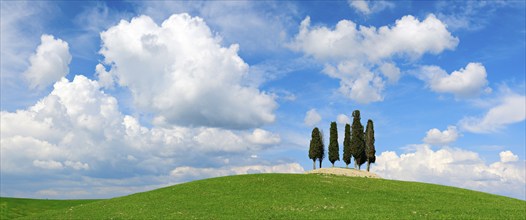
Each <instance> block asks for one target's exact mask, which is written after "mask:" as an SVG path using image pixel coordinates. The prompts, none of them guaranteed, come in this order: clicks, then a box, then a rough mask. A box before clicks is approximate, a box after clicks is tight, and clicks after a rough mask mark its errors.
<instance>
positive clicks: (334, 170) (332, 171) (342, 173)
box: [305, 167, 382, 179]
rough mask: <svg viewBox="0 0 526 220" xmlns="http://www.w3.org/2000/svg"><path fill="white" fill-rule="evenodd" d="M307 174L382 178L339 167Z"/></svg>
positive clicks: (311, 171)
mask: <svg viewBox="0 0 526 220" xmlns="http://www.w3.org/2000/svg"><path fill="white" fill-rule="evenodd" d="M305 173H306V174H311V173H317V174H333V175H339V176H357V177H367V178H380V179H381V178H382V177H380V176H378V175H376V174H375V173H371V172H367V171H362V170H355V169H351V168H339V167H331V168H321V169H315V170H310V171H307V172H305Z"/></svg>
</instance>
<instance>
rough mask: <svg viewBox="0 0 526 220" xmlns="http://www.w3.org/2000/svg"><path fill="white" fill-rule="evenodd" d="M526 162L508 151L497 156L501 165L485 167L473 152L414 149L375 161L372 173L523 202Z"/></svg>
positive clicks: (388, 154)
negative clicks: (480, 192) (516, 199)
mask: <svg viewBox="0 0 526 220" xmlns="http://www.w3.org/2000/svg"><path fill="white" fill-rule="evenodd" d="M525 163H526V162H525V161H524V160H523V161H519V160H518V156H517V155H514V154H513V153H512V152H511V151H504V152H501V153H500V161H498V162H495V163H492V164H489V165H487V164H486V163H485V162H484V161H483V160H482V159H481V157H480V156H479V155H478V154H477V153H475V152H472V151H467V150H462V149H458V148H447V147H446V148H442V149H439V150H437V151H434V150H432V149H431V148H430V147H429V146H428V145H419V146H416V148H415V150H414V152H410V153H405V154H401V155H397V154H396V153H395V152H392V151H385V152H382V153H381V154H380V155H379V156H377V157H376V164H375V165H373V166H372V168H371V171H372V172H375V173H378V174H379V175H380V176H382V177H383V178H387V179H397V180H407V181H419V182H428V183H436V184H444V185H450V186H456V187H461V188H467V189H473V190H478V191H483V192H489V193H495V194H500V195H506V196H511V197H515V198H519V199H523V200H526V189H525V188H524V185H525V184H526V176H525V173H526V170H525V167H526V166H525V165H526V164H525Z"/></svg>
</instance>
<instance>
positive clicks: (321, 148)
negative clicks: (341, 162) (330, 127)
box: [318, 130, 325, 168]
mask: <svg viewBox="0 0 526 220" xmlns="http://www.w3.org/2000/svg"><path fill="white" fill-rule="evenodd" d="M318 134H319V140H320V141H319V142H318V161H319V162H320V168H321V162H323V158H325V144H324V143H325V141H323V130H320V132H319V133H318Z"/></svg>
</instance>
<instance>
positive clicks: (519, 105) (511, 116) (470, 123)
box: [459, 93, 526, 133]
mask: <svg viewBox="0 0 526 220" xmlns="http://www.w3.org/2000/svg"><path fill="white" fill-rule="evenodd" d="M499 102H500V103H499V104H498V105H496V106H494V107H492V108H491V109H489V110H488V112H486V114H485V115H484V116H482V117H465V118H463V119H462V120H460V122H459V126H460V127H461V128H462V129H464V130H466V131H469V132H473V133H491V132H497V131H499V130H501V129H503V128H504V127H505V126H507V125H509V124H513V123H517V122H522V121H524V119H526V96H523V95H519V94H515V93H508V94H505V95H503V96H502V98H500V100H499Z"/></svg>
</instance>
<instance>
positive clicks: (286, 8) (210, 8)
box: [137, 1, 299, 54]
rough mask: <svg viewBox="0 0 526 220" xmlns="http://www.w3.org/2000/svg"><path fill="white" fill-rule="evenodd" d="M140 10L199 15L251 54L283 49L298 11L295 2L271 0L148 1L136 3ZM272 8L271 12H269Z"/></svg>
mask: <svg viewBox="0 0 526 220" xmlns="http://www.w3.org/2000/svg"><path fill="white" fill-rule="evenodd" d="M137 5H138V6H139V8H138V10H139V11H140V13H141V14H145V15H148V16H151V17H152V18H154V19H155V20H156V21H162V20H164V19H165V18H167V17H169V16H170V15H171V14H173V13H189V14H191V15H195V16H199V17H202V18H204V19H205V20H206V21H207V24H208V25H209V26H210V27H211V28H212V29H213V30H214V31H217V32H218V33H219V34H220V35H221V36H223V37H224V41H225V42H226V43H233V42H235V43H237V44H239V45H240V46H241V51H244V52H248V53H250V54H261V53H268V52H275V51H277V50H282V49H283V44H284V43H285V41H286V40H287V39H288V36H287V34H288V33H287V30H288V29H290V28H293V23H294V22H293V21H294V19H295V18H296V16H297V15H298V14H299V10H298V7H297V5H296V4H295V3H293V2H280V3H279V4H276V2H270V1H244V2H228V1H221V2H219V1H203V2H199V3H196V2H185V1H182V2H178V4H172V3H171V2H163V1H145V2H140V3H137ZM270 11H272V13H268V12H270Z"/></svg>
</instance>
